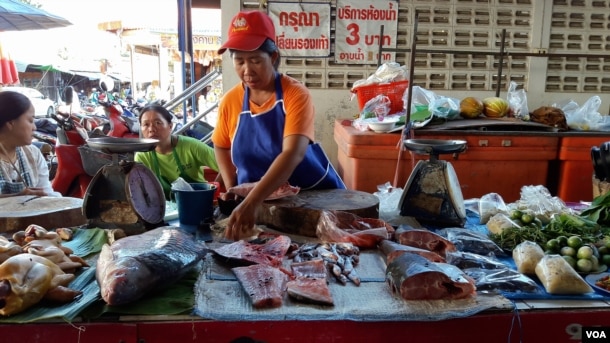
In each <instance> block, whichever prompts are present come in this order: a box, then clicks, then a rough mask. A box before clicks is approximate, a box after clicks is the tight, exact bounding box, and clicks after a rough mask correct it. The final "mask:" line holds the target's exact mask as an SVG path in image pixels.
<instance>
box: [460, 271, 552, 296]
mask: <svg viewBox="0 0 610 343" xmlns="http://www.w3.org/2000/svg"><path fill="white" fill-rule="evenodd" d="M464 273H465V274H466V275H468V276H470V277H471V278H472V279H474V284H475V286H476V287H477V291H503V292H511V293H512V292H524V293H542V290H541V289H540V288H539V287H538V284H536V282H535V281H534V280H532V279H530V278H529V277H527V276H525V275H523V274H521V273H519V272H517V271H515V270H512V269H510V268H508V267H507V268H502V269H482V268H467V269H464Z"/></svg>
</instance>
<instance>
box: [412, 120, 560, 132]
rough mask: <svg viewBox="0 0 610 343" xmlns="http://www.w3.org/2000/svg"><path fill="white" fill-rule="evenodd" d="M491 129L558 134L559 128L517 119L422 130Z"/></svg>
mask: <svg viewBox="0 0 610 343" xmlns="http://www.w3.org/2000/svg"><path fill="white" fill-rule="evenodd" d="M484 128H485V129H486V128H489V131H529V130H533V131H550V132H557V128H554V127H552V126H548V125H544V124H541V123H536V122H533V121H523V120H520V119H517V118H476V119H460V120H450V121H447V122H444V123H442V124H438V125H427V126H426V127H424V128H422V129H421V130H468V129H473V130H481V129H484Z"/></svg>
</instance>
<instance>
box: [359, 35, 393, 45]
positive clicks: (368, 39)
mask: <svg viewBox="0 0 610 343" xmlns="http://www.w3.org/2000/svg"><path fill="white" fill-rule="evenodd" d="M380 42H381V45H386V46H388V45H390V43H391V42H392V37H390V36H389V35H384V36H383V38H380V37H379V35H365V36H364V43H365V44H366V45H379V43H380Z"/></svg>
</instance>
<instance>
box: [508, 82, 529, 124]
mask: <svg viewBox="0 0 610 343" xmlns="http://www.w3.org/2000/svg"><path fill="white" fill-rule="evenodd" d="M506 100H508V105H509V106H510V108H511V110H512V112H513V115H514V116H515V118H519V119H522V120H530V112H529V109H528V107H527V94H526V93H525V89H523V88H521V89H517V83H516V82H515V81H511V82H510V85H509V86H508V94H507V95H506Z"/></svg>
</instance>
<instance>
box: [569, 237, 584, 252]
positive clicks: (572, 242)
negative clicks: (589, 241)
mask: <svg viewBox="0 0 610 343" xmlns="http://www.w3.org/2000/svg"><path fill="white" fill-rule="evenodd" d="M568 246H569V247H572V248H574V249H578V248H580V247H581V246H582V238H580V237H579V236H571V237H570V238H568Z"/></svg>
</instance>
